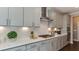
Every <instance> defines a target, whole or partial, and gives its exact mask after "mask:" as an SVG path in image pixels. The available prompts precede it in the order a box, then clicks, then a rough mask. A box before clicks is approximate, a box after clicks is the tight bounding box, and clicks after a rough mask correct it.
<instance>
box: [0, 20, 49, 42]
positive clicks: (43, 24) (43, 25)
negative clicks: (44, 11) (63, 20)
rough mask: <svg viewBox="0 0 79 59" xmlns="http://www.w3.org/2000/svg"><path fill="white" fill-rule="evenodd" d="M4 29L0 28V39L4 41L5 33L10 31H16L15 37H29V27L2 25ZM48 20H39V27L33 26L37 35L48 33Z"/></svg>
mask: <svg viewBox="0 0 79 59" xmlns="http://www.w3.org/2000/svg"><path fill="white" fill-rule="evenodd" d="M3 27H4V29H2V30H0V41H4V40H5V39H6V40H8V38H7V33H8V32H10V31H16V32H17V33H18V37H17V39H20V38H22V39H23V38H27V37H30V31H31V30H30V29H31V28H29V30H22V27H11V26H3ZM47 29H48V22H41V24H40V27H38V28H35V29H34V32H35V33H36V34H38V35H42V34H48V30H47Z"/></svg>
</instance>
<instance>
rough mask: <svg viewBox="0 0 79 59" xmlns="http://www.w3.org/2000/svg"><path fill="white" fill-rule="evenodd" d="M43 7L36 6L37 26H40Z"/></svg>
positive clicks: (34, 20) (35, 21)
mask: <svg viewBox="0 0 79 59" xmlns="http://www.w3.org/2000/svg"><path fill="white" fill-rule="evenodd" d="M40 17H41V7H34V19H33V22H34V23H35V26H37V27H38V26H40Z"/></svg>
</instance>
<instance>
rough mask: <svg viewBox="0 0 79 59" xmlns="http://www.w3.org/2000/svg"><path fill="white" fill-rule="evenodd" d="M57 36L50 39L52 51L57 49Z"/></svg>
mask: <svg viewBox="0 0 79 59" xmlns="http://www.w3.org/2000/svg"><path fill="white" fill-rule="evenodd" d="M57 44H58V43H57V38H53V39H52V40H51V45H52V51H57Z"/></svg>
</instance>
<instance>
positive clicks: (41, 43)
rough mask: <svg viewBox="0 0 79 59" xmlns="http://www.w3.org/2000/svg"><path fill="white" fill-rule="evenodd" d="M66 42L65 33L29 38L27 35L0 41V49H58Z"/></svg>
mask: <svg viewBox="0 0 79 59" xmlns="http://www.w3.org/2000/svg"><path fill="white" fill-rule="evenodd" d="M67 44H68V41H67V33H64V34H60V35H56V36H53V37H48V38H42V37H38V38H37V39H30V38H29V37H27V38H20V39H17V40H16V41H13V42H5V43H0V51H58V50H60V49H61V48H63V47H64V46H66V45H67Z"/></svg>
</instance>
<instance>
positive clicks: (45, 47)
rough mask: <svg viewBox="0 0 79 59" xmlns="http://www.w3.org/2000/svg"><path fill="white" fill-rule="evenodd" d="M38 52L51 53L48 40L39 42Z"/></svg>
mask: <svg viewBox="0 0 79 59" xmlns="http://www.w3.org/2000/svg"><path fill="white" fill-rule="evenodd" d="M40 51H51V43H50V41H49V40H46V41H42V42H41V44H40Z"/></svg>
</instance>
